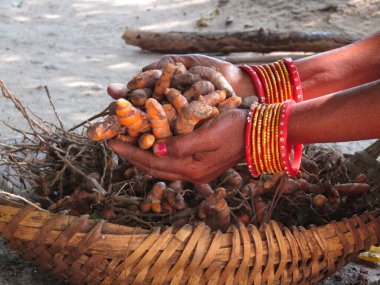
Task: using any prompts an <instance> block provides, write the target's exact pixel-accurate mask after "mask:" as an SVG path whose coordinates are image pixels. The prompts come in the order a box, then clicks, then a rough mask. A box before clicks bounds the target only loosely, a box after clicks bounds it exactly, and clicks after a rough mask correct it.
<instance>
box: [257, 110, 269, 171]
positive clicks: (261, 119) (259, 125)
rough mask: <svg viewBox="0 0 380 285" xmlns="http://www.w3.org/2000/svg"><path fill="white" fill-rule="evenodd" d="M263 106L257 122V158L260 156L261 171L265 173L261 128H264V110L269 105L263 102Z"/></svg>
mask: <svg viewBox="0 0 380 285" xmlns="http://www.w3.org/2000/svg"><path fill="white" fill-rule="evenodd" d="M261 106H262V108H260V110H259V116H258V122H257V129H256V131H257V133H256V149H257V158H258V161H259V166H260V167H259V168H260V172H261V173H263V172H265V169H264V163H263V159H262V156H261V155H262V152H263V151H262V143H261V129H262V121H263V114H264V111H265V108H266V106H267V105H265V104H262V105H261Z"/></svg>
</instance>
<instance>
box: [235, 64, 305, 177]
mask: <svg viewBox="0 0 380 285" xmlns="http://www.w3.org/2000/svg"><path fill="white" fill-rule="evenodd" d="M240 68H241V69H243V70H244V71H246V72H247V73H248V74H249V75H250V77H251V79H252V81H253V84H254V86H255V89H256V93H257V96H258V98H259V103H256V104H254V105H252V106H251V110H250V112H249V115H248V118H247V124H246V130H245V147H246V159H247V165H248V169H249V171H250V173H251V174H252V175H253V176H258V175H260V174H262V173H278V172H286V174H287V175H289V176H295V175H296V174H297V172H298V170H299V167H300V163H301V156H302V145H301V144H297V145H294V146H292V145H289V144H288V140H287V134H288V119H289V112H290V109H291V108H292V106H293V105H294V104H295V103H298V102H301V101H302V99H303V96H302V89H301V80H300V77H299V74H298V71H297V67H296V65H295V63H294V62H293V61H292V59H290V58H284V59H283V60H279V61H277V62H274V63H271V64H263V65H259V66H247V65H243V66H241V67H240Z"/></svg>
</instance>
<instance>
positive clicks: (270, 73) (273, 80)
mask: <svg viewBox="0 0 380 285" xmlns="http://www.w3.org/2000/svg"><path fill="white" fill-rule="evenodd" d="M262 68H263V69H264V70H265V72H266V73H267V74H268V77H269V80H270V82H271V85H272V93H273V97H272V101H271V102H269V103H271V104H272V103H278V102H282V101H281V99H280V98H279V92H278V88H277V81H276V78H275V77H274V74H273V71H272V69H271V68H270V67H269V66H268V65H267V64H263V65H262Z"/></svg>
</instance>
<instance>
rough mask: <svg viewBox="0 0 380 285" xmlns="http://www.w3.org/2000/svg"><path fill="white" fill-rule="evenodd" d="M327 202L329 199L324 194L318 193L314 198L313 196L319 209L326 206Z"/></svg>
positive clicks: (314, 203) (314, 202) (315, 205)
mask: <svg viewBox="0 0 380 285" xmlns="http://www.w3.org/2000/svg"><path fill="white" fill-rule="evenodd" d="M327 202H328V199H327V198H326V196H324V195H322V194H318V195H316V196H314V198H313V205H314V207H316V208H317V209H319V208H322V207H323V206H325V205H326V203H327Z"/></svg>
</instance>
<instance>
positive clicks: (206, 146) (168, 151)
mask: <svg viewBox="0 0 380 285" xmlns="http://www.w3.org/2000/svg"><path fill="white" fill-rule="evenodd" d="M217 148H218V145H217V142H214V141H210V140H208V139H207V138H206V137H204V138H203V137H202V136H199V135H197V132H196V131H194V132H192V133H190V134H187V135H181V136H174V137H169V138H166V139H163V140H159V141H157V142H156V143H155V144H154V146H153V152H154V154H155V155H157V156H167V157H174V158H182V157H185V156H190V155H194V154H195V153H200V152H209V151H213V150H216V149H217Z"/></svg>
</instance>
